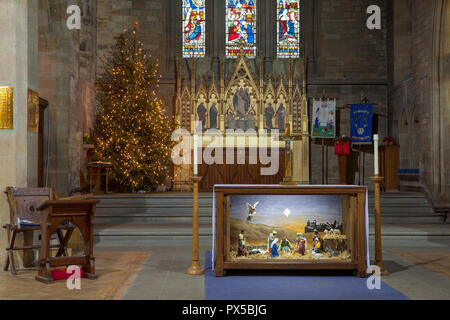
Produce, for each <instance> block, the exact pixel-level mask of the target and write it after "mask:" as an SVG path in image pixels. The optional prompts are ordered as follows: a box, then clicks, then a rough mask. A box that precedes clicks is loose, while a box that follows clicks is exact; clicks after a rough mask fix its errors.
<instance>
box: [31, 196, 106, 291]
mask: <svg viewBox="0 0 450 320" xmlns="http://www.w3.org/2000/svg"><path fill="white" fill-rule="evenodd" d="M99 202H100V201H99V200H49V201H46V202H45V203H43V204H42V205H40V206H39V207H38V210H39V211H40V214H41V222H42V223H41V232H42V241H41V248H40V250H39V267H38V274H37V275H36V277H35V279H36V280H38V281H41V282H44V283H52V282H53V278H52V276H51V268H52V267H60V266H71V265H79V266H81V268H82V269H84V277H85V278H88V279H91V280H93V279H96V278H97V276H96V274H95V258H94V254H93V247H94V243H93V237H94V214H95V208H96V205H97V204H98V203H99ZM64 222H69V223H70V224H73V225H76V226H78V228H79V229H80V232H81V235H82V237H83V240H84V254H82V255H79V256H70V257H69V256H65V257H63V256H57V257H50V236H51V234H52V233H54V232H55V231H56V230H57V229H58V226H60V225H61V224H62V223H64Z"/></svg>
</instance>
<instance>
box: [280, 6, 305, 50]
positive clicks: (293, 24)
mask: <svg viewBox="0 0 450 320" xmlns="http://www.w3.org/2000/svg"><path fill="white" fill-rule="evenodd" d="M299 2H300V0H278V7H277V24H278V27H277V54H278V58H299V57H300V5H299Z"/></svg>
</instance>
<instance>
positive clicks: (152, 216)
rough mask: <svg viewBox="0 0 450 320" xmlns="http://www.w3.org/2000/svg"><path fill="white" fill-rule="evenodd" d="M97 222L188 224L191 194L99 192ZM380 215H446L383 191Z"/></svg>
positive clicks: (202, 217)
mask: <svg viewBox="0 0 450 320" xmlns="http://www.w3.org/2000/svg"><path fill="white" fill-rule="evenodd" d="M94 198H95V199H98V200H100V201H101V202H100V203H99V205H98V207H97V211H96V216H95V222H96V224H99V225H103V224H132V225H135V224H148V223H156V224H158V223H167V224H176V223H190V222H191V219H192V194H190V193H155V194H149V195H135V194H129V195H100V196H95V197H94ZM212 201H213V197H212V193H200V194H199V222H200V223H211V220H212ZM373 212H374V199H373V196H372V194H369V213H370V216H371V221H373ZM381 216H382V220H383V221H384V222H386V223H396V222H399V223H403V222H405V221H407V222H411V223H416V224H420V223H443V222H444V221H445V215H439V214H435V213H434V212H433V211H432V209H431V207H430V206H429V204H428V202H427V200H426V199H425V197H424V195H423V194H421V193H408V192H392V193H383V194H382V198H381Z"/></svg>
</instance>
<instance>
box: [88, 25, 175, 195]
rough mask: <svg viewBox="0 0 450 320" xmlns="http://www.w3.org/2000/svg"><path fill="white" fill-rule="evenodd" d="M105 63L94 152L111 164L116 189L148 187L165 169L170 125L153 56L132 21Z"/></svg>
mask: <svg viewBox="0 0 450 320" xmlns="http://www.w3.org/2000/svg"><path fill="white" fill-rule="evenodd" d="M104 63H105V64H104V72H103V74H102V75H101V77H100V79H99V80H98V81H97V97H98V100H99V103H100V107H99V109H98V111H97V114H96V124H95V137H96V139H95V146H96V148H95V151H96V154H97V156H98V159H99V160H101V161H108V162H111V163H112V165H113V167H112V171H111V179H112V181H113V182H114V184H115V185H116V186H117V188H118V189H119V191H122V192H127V191H138V190H149V189H151V188H154V187H156V186H157V185H160V184H161V183H163V182H164V181H165V179H166V177H167V176H168V175H169V173H170V172H169V170H170V168H171V160H170V154H171V148H172V141H171V134H172V131H173V129H174V123H173V121H172V120H171V119H170V118H169V117H168V116H166V115H165V114H164V108H163V104H162V100H161V99H159V98H158V95H157V93H156V90H157V88H158V87H159V78H160V77H161V75H159V74H158V61H157V59H155V58H153V57H152V56H151V54H149V53H148V52H147V51H146V50H145V49H144V45H143V43H142V41H140V40H138V36H137V26H134V27H133V28H132V29H131V30H124V32H123V33H122V34H121V35H120V36H118V37H116V44H115V45H114V47H113V48H112V50H111V52H110V54H109V56H108V57H107V59H106V61H104Z"/></svg>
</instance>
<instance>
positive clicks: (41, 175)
mask: <svg viewBox="0 0 450 320" xmlns="http://www.w3.org/2000/svg"><path fill="white" fill-rule="evenodd" d="M47 107H48V101H47V100H44V99H42V98H39V131H38V165H37V170H38V173H37V176H38V185H37V186H38V188H42V187H44V170H45V163H44V141H45V139H44V128H45V118H44V111H45V109H46V108H47ZM47 161H48V160H47Z"/></svg>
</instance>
